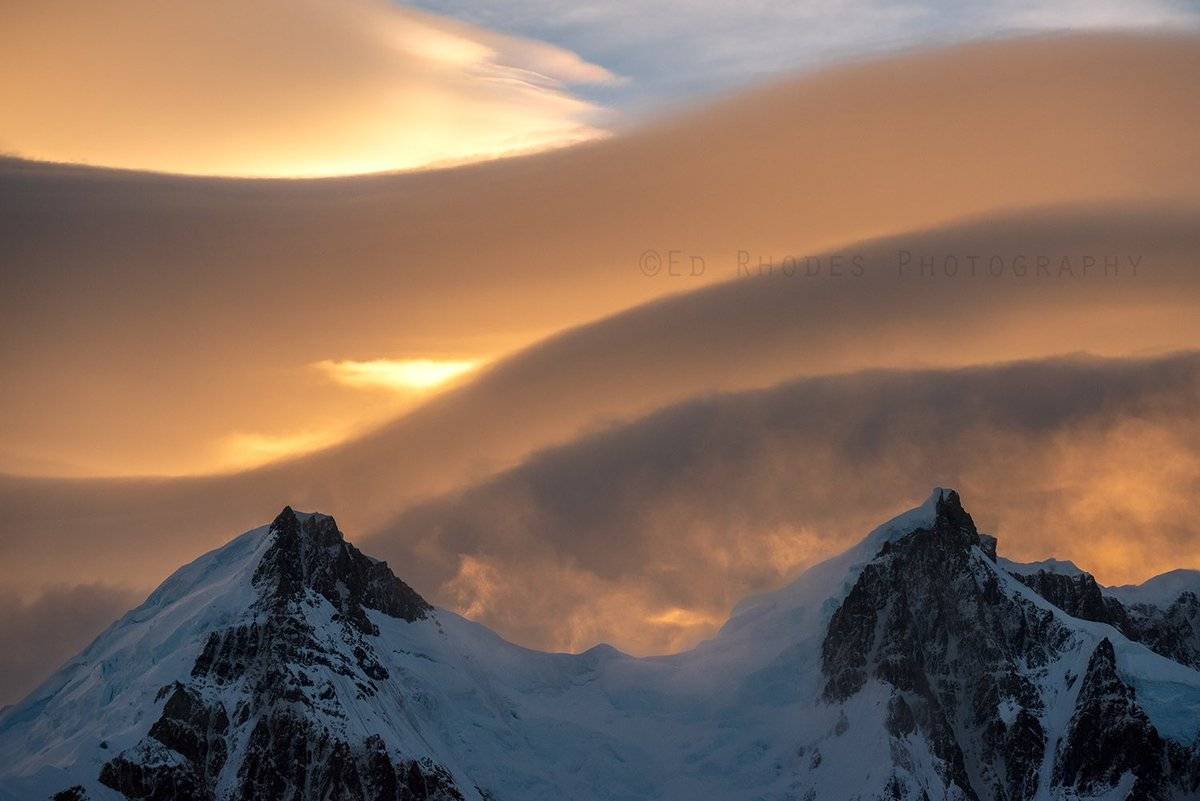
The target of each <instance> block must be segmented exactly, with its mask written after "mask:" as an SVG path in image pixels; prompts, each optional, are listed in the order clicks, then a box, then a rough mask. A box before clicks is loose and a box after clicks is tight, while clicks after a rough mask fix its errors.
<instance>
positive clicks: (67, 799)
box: [50, 784, 88, 801]
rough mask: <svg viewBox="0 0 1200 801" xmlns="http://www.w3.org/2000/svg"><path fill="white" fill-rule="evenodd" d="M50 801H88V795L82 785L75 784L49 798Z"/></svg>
mask: <svg viewBox="0 0 1200 801" xmlns="http://www.w3.org/2000/svg"><path fill="white" fill-rule="evenodd" d="M50 801H88V794H87V790H85V789H84V787H83V785H81V784H77V785H75V786H74V787H68V788H67V789H65V790H60V791H58V792H57V793H55V794H54V795H52V796H50Z"/></svg>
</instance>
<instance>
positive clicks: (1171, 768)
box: [0, 488, 1200, 801]
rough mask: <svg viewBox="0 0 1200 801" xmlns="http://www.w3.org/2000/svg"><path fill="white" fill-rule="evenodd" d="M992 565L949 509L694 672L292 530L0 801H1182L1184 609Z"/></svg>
mask: <svg viewBox="0 0 1200 801" xmlns="http://www.w3.org/2000/svg"><path fill="white" fill-rule="evenodd" d="M1005 564H1008V563H1006V562H1004V561H1003V560H1000V559H997V557H996V554H995V539H994V538H992V537H989V536H987V535H984V534H980V533H979V532H978V531H977V529H976V527H975V524H974V521H973V520H972V518H971V516H970V515H969V514H968V513H967V512H966V510H965V509H964V508H963V504H962V502H961V498H960V497H959V495H958V493H956V492H954V491H953V490H949V489H943V488H938V489H936V490H935V491H934V492H933V493H931V494H930V496H929V497H928V498H927V499H926V500H925V502H924V503H922V504H921V505H920V506H918V507H916V508H914V509H912V510H910V511H908V512H905V513H903V514H901V515H898V516H897V517H895V518H893V519H892V520H890V521H888V522H887V523H885V524H883V525H882V526H879V527H878V528H876V529H875V530H874V531H872V532H871V534H869V535H868V536H867V537H866V538H865V539H863V540H862V541H861V542H860V543H858V544H857V545H856V546H854V547H853V548H851V549H849V550H848V551H846V552H845V553H843V554H841V555H840V556H838V557H835V558H833V559H830V560H828V561H826V562H824V563H822V564H820V565H817V566H815V567H813V568H812V569H810V570H809V571H807V572H806V573H805V574H803V575H802V576H800V577H799V578H798V579H797V580H796V581H795V582H793V583H792V584H791V585H790V586H788V587H785V588H784V589H782V590H780V591H778V592H776V593H772V594H770V595H768V596H763V597H762V598H759V599H757V601H755V602H752V603H749V604H746V605H744V606H743V607H742V609H741V610H740V611H739V612H738V613H737V614H735V616H734V617H733V618H732V619H731V620H730V622H729V623H728V624H727V625H726V626H725V628H724V629H722V631H721V632H720V634H719V635H718V636H717V637H715V638H714V639H713V640H710V641H708V642H706V643H704V644H702V645H701V646H699V647H697V648H695V649H694V650H692V651H688V652H684V653H680V654H675V655H672V656H665V657H655V658H647V659H638V658H635V657H631V656H628V655H626V654H623V653H621V652H619V651H617V650H616V649H613V648H611V647H608V646H597V647H595V648H592V649H590V650H588V651H585V652H584V653H582V654H548V653H540V652H536V651H531V650H528V649H524V648H520V647H517V646H515V645H512V644H510V643H507V642H505V641H504V640H503V639H501V638H500V637H498V636H497V635H495V634H494V633H492V632H490V631H488V630H487V629H486V628H484V627H482V626H479V625H477V624H475V623H472V622H470V621H468V620H465V619H463V618H461V617H459V616H457V615H454V614H452V613H450V612H447V611H445V610H439V609H435V608H433V607H432V606H430V605H429V604H428V603H427V602H426V601H425V600H424V599H423V598H421V596H420V595H418V594H417V593H416V592H415V591H413V590H412V589H411V588H410V587H408V585H406V584H405V583H404V582H403V581H401V580H400V579H399V578H398V577H396V576H395V575H394V574H393V573H392V571H391V570H390V569H389V568H388V566H387V565H386V563H384V562H381V561H378V560H375V559H372V558H370V557H368V556H366V555H364V554H362V553H361V552H360V551H358V549H357V548H355V547H354V546H353V545H351V544H350V543H349V542H347V541H346V539H345V537H344V536H343V535H342V533H341V531H340V530H339V529H338V526H337V523H336V521H335V520H334V519H333V518H332V517H329V516H327V515H322V514H315V513H298V512H295V511H294V510H292V509H291V508H290V507H289V508H285V509H284V510H283V511H282V512H281V513H280V514H279V515H278V516H277V517H276V518H275V520H274V521H273V522H272V523H271V524H270V525H268V526H263V527H261V528H258V529H255V530H253V531H250V532H247V533H246V534H244V535H242V536H241V537H239V538H237V539H235V540H234V541H232V542H231V543H230V544H228V545H226V546H225V547H223V548H221V549H218V550H217V551H214V552H213V553H210V554H207V555H205V556H203V557H201V558H200V559H198V560H196V562H194V563H192V564H191V565H188V566H186V567H184V568H181V569H180V570H179V571H177V572H176V574H175V575H173V576H172V577H171V578H170V579H168V580H167V581H166V582H164V583H163V585H162V586H161V587H160V588H159V589H158V590H156V591H155V592H154V593H153V594H152V595H151V596H150V598H149V599H147V601H146V603H145V604H143V605H142V606H141V607H139V608H138V609H136V610H134V611H133V612H131V613H129V614H128V615H126V616H125V617H124V618H123V619H122V620H121V621H118V623H116V624H114V626H113V627H111V628H110V629H109V630H108V631H107V632H105V633H104V634H103V635H102V636H101V637H100V638H98V639H97V641H96V642H95V643H94V644H93V645H92V646H91V647H89V648H88V649H87V650H86V651H84V652H83V653H82V654H81V655H80V656H79V657H77V658H76V659H74V660H72V662H70V663H69V664H68V665H67V666H65V667H64V668H63V669H62V670H60V671H59V673H58V674H56V675H55V676H54V677H52V678H51V679H50V680H48V681H47V682H46V684H44V685H43V686H42V687H41V688H39V690H38V691H36V692H35V693H34V694H32V695H31V696H30V697H29V698H27V699H25V700H24V701H23V702H21V703H20V704H17V705H15V706H14V707H13V708H11V709H8V710H6V711H4V712H3V713H0V801H32V799H45V798H47V797H48V796H50V795H52V794H54V795H56V798H57V799H58V801H80V800H81V799H88V801H121V799H148V800H149V801H250V799H255V800H256V801H257V800H258V799H262V801H274V799H288V801H342V800H343V799H345V801H560V800H561V799H563V798H571V799H579V801H613V800H615V799H622V800H623V801H649V800H650V799H655V801H685V799H686V801H691V799H694V798H708V799H713V801H743V800H744V799H746V798H756V799H762V800H763V801H783V800H784V799H807V800H808V801H814V800H815V799H821V800H822V801H824V800H825V799H829V800H830V801H843V800H846V801H848V800H849V799H860V800H861V801H876V800H879V801H881V800H882V799H885V798H886V799H892V800H896V799H913V801H917V799H941V800H942V801H945V799H956V800H959V799H961V800H964V801H992V800H993V799H995V801H1041V799H1046V800H1047V801H1051V800H1053V801H1074V800H1075V799H1077V798H1080V797H1084V796H1088V797H1103V798H1107V799H1119V798H1139V799H1141V798H1144V799H1163V800H1164V801H1166V800H1167V799H1175V798H1192V797H1194V796H1195V795H1196V793H1197V792H1198V791H1200V751H1198V749H1197V746H1196V739H1197V737H1198V735H1200V725H1198V724H1197V723H1196V721H1197V720H1200V715H1198V714H1197V710H1200V672H1197V670H1195V669H1194V668H1195V666H1196V665H1200V633H1198V632H1200V628H1198V627H1197V623H1198V622H1200V600H1198V599H1197V596H1195V595H1194V594H1191V593H1184V594H1183V595H1181V596H1180V597H1179V598H1178V599H1177V600H1176V601H1174V602H1173V603H1172V604H1171V605H1170V606H1169V607H1168V608H1158V607H1153V606H1149V605H1145V604H1141V605H1138V606H1136V607H1130V608H1128V609H1126V608H1125V607H1123V606H1122V605H1121V603H1120V602H1118V601H1116V600H1115V599H1113V598H1110V597H1107V596H1105V595H1104V593H1103V588H1102V587H1100V586H1099V585H1097V584H1096V583H1095V581H1094V579H1092V578H1091V577H1090V576H1088V575H1087V574H1086V573H1080V574H1079V575H1064V574H1060V573H1053V572H1048V571H1036V572H1033V573H1030V574H1021V573H1010V572H1009V571H1007V570H1006V569H1005V568H1004V566H1005Z"/></svg>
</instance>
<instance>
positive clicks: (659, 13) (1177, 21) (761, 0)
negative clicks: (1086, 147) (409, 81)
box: [416, 0, 1200, 108]
mask: <svg viewBox="0 0 1200 801" xmlns="http://www.w3.org/2000/svg"><path fill="white" fill-rule="evenodd" d="M416 4H417V5H420V6H422V7H424V8H428V9H431V10H435V11H438V12H439V13H444V14H450V15H453V16H455V17H458V18H460V19H464V20H472V21H474V22H477V23H480V24H483V25H487V26H488V27H490V28H495V29H498V30H505V31H509V32H513V33H520V34H522V35H526V36H535V37H537V38H539V39H544V40H548V41H552V42H555V43H557V44H560V45H562V46H564V47H567V48H570V49H571V50H572V51H574V52H578V53H581V54H583V55H584V57H586V58H590V59H594V60H598V61H600V62H601V63H603V64H605V65H607V66H608V67H610V68H611V69H613V70H616V71H618V72H620V73H621V74H622V75H627V76H629V77H630V78H631V80H630V81H628V82H627V83H625V84H622V85H620V86H619V87H618V88H617V90H616V92H614V91H612V88H611V85H606V86H603V87H600V90H599V91H598V92H595V93H594V94H596V95H598V96H603V97H604V98H605V99H606V100H610V101H612V102H616V103H617V104H619V105H622V106H625V107H631V108H643V107H645V108H655V107H657V106H658V105H659V104H660V103H662V102H664V101H666V102H673V101H677V100H678V99H679V98H680V97H681V96H688V95H696V94H704V93H707V92H712V91H715V90H724V89H727V88H730V87H732V86H737V85H740V84H744V83H747V82H750V81H754V80H757V79H759V78H761V77H762V76H764V75H769V74H773V73H776V72H779V71H781V70H791V69H798V68H809V67H813V66H817V65H821V64H823V63H826V62H829V61H831V60H837V59H842V58H846V57H855V56H859V55H863V54H871V53H876V52H880V51H884V50H888V49H892V48H896V47H909V46H914V45H921V44H931V43H949V42H958V41H966V40H971V39H978V38H985V37H991V36H997V35H1007V34H1013V33H1024V32H1030V31H1058V30H1097V29H1110V30H1111V29H1150V28H1157V29H1163V28H1166V29H1179V28H1195V27H1197V26H1200V7H1197V6H1196V4H1195V3H1191V2H1186V1H1179V0H1097V1H1096V2H1088V0H999V2H975V1H969V2H958V1H955V2H950V1H949V0H805V2H794V3H778V2H770V1H769V0H751V1H750V2H744V3H728V2H718V1H717V0H670V1H669V2H659V1H658V0H616V2H610V3H604V4H592V5H588V6H584V7H580V6H577V5H571V4H565V3H561V2H558V0H514V2H510V3H505V4H503V5H500V4H495V3H485V2H481V0H416ZM631 19H636V20H637V25H636V26H630V25H629V23H628V21H629V20H631ZM585 91H586V90H585Z"/></svg>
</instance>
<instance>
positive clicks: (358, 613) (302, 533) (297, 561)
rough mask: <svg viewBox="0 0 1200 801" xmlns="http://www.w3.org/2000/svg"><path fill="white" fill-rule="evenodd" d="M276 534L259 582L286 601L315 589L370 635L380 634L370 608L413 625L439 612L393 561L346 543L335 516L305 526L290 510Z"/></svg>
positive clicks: (308, 521)
mask: <svg viewBox="0 0 1200 801" xmlns="http://www.w3.org/2000/svg"><path fill="white" fill-rule="evenodd" d="M271 536H272V537H273V542H272V545H271V547H270V549H269V550H268V551H267V553H266V554H265V555H264V556H263V560H262V562H261V563H260V564H259V566H258V569H257V570H256V571H255V574H254V583H255V585H256V586H261V587H264V588H266V589H268V591H269V592H270V593H271V594H272V595H273V596H274V597H275V598H276V599H277V600H278V602H280V603H287V602H288V601H292V600H296V599H298V598H300V596H301V595H302V594H303V592H304V590H305V589H311V590H314V591H316V592H317V593H318V594H320V595H321V596H322V597H323V598H325V600H327V601H329V602H330V603H331V604H333V606H334V607H335V608H336V609H337V610H338V611H339V612H340V613H341V614H342V615H344V616H345V617H346V618H347V619H348V620H350V621H351V623H353V624H354V626H355V627H357V628H358V630H359V631H361V632H362V633H364V634H374V633H375V626H374V625H373V624H372V623H371V621H370V620H369V619H368V618H367V616H366V613H365V612H364V611H363V609H364V608H366V609H375V610H378V611H380V612H382V613H384V614H385V615H388V616H390V617H396V618H400V619H402V620H407V621H409V622H412V621H415V620H419V619H421V618H423V617H425V616H426V615H427V614H428V613H429V612H430V611H431V610H432V609H433V607H431V606H430V605H429V604H428V603H427V602H426V601H425V599H424V598H422V597H421V596H420V595H418V594H417V593H416V591H415V590H413V589H412V588H411V587H409V586H408V585H407V584H405V583H404V582H403V581H401V580H400V579H398V578H397V577H396V576H395V574H393V573H392V571H391V570H390V569H389V568H388V566H387V562H380V561H378V560H376V559H372V558H371V557H369V556H367V555H365V554H363V553H362V552H361V551H359V550H358V549H357V548H355V547H354V546H353V545H351V544H350V543H348V542H346V539H345V537H343V536H342V532H341V531H339V530H338V527H337V523H336V522H335V521H334V519H333V518H332V517H328V516H326V515H308V516H307V517H305V518H304V521H303V522H301V521H300V519H299V518H298V517H297V516H296V513H295V512H293V511H292V507H290V506H287V507H284V509H283V511H282V512H280V513H279V515H278V516H277V517H276V518H275V521H274V522H273V523H271Z"/></svg>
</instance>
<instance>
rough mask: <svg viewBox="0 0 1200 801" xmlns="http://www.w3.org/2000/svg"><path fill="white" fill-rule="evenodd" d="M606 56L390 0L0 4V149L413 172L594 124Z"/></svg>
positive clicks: (110, 158) (262, 168)
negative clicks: (591, 91) (576, 92)
mask: <svg viewBox="0 0 1200 801" xmlns="http://www.w3.org/2000/svg"><path fill="white" fill-rule="evenodd" d="M611 80H613V76H612V75H611V74H610V73H609V72H608V71H607V70H605V69H604V68H602V67H599V66H596V65H594V64H589V63H587V62H585V61H583V60H582V59H580V58H579V57H577V56H575V55H574V54H572V53H570V52H568V51H566V50H563V49H560V48H557V47H553V46H551V45H547V44H544V43H540V42H535V41H530V40H525V39H520V38H515V37H511V36H503V35H500V34H496V33H492V32H489V31H486V30H483V29H480V28H475V27H473V26H470V25H467V24H464V23H459V22H454V21H451V20H446V19H442V18H439V17H436V16H433V15H431V14H428V13H424V12H419V11H415V10H412V9H408V8H405V7H402V6H399V5H396V4H392V3H388V2H386V0H342V1H341V2H328V0H294V1H293V0H263V1H259V2H254V3H243V2H236V0H215V2H196V1H195V0H187V1H186V2H179V3H169V4H163V3H157V2H152V0H117V2H112V3H88V2H79V1H78V0H51V1H50V2H44V3H42V2H36V3H35V2H28V3H27V2H17V3H6V4H5V6H4V9H3V11H0V106H2V107H3V108H4V109H5V113H4V115H3V117H0V152H8V153H9V154H13V155H19V156H22V157H25V158H31V159H42V160H49V161H67V162H81V163H87V164H99V165H106V166H114V167H128V168H137V169H150V170H159V171H164V172H179V173H197V174H221V175H255V176H264V175H266V176H275V175H328V174H344V173H356V172H370V171H377V170H393V169H410V168H414V167H423V166H427V165H430V164H444V163H453V162H461V161H469V160H475V159H481V158H490V157H495V156H499V155H503V154H507V153H513V152H521V151H529V150H537V149H541V148H545V147H551V146H556V145H562V144H566V143H570V142H576V141H580V140H583V139H588V138H591V137H594V136H596V135H598V134H599V133H600V130H599V128H598V127H597V115H598V112H599V110H598V109H597V108H596V107H595V106H593V105H591V104H590V103H587V102H585V101H582V100H579V99H578V98H576V97H574V96H572V95H571V94H570V92H569V91H568V89H567V86H568V85H569V84H573V83H596V82H607V81H611Z"/></svg>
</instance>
